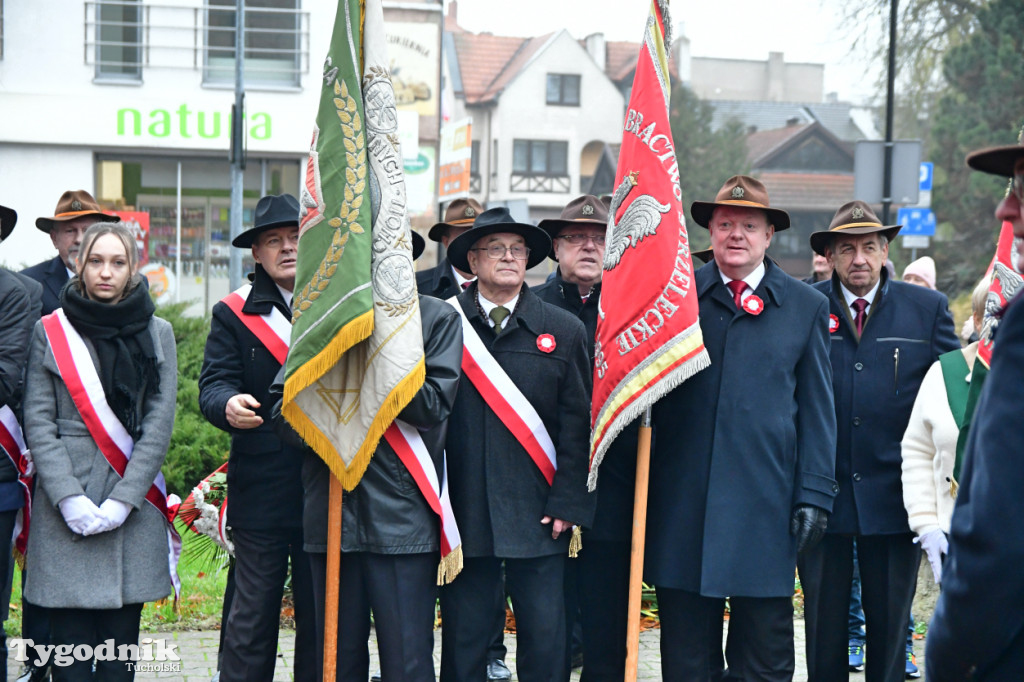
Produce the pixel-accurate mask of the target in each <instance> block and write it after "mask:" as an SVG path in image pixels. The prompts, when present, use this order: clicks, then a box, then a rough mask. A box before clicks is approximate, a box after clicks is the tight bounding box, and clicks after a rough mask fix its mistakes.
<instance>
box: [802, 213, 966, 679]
mask: <svg viewBox="0 0 1024 682" xmlns="http://www.w3.org/2000/svg"><path fill="white" fill-rule="evenodd" d="M899 230H900V226H899V225H883V224H882V222H881V221H880V220H879V219H878V218H877V217H876V216H875V213H874V211H873V210H872V209H871V207H870V206H869V205H868V204H866V203H864V202H863V201H851V202H849V203H847V204H844V205H843V206H842V207H840V208H839V210H838V211H837V212H836V215H835V217H834V218H833V219H832V223H831V225H830V226H829V229H828V230H822V231H819V232H815V233H813V234H812V235H811V248H813V249H814V251H815V253H819V254H821V255H824V256H825V257H826V258H828V260H829V262H830V263H831V264H832V265H833V266H834V268H835V271H834V273H833V275H832V279H831V280H828V281H824V282H819V283H817V284H815V285H813V287H814V288H815V289H817V290H818V291H819V292H821V293H822V294H825V295H826V296H828V299H829V313H830V315H829V331H830V337H831V341H830V348H831V352H830V355H831V365H832V387H833V391H834V395H835V417H836V426H837V431H836V436H837V444H836V455H835V471H836V479H837V481H838V484H839V494H838V495H837V496H836V500H835V504H834V505H833V509H832V516H831V518H830V519H829V524H828V531H827V533H826V535H825V538H824V539H823V540H822V541H821V543H820V544H819V545H818V546H817V547H814V548H811V549H810V550H808V551H807V552H805V553H804V554H802V555H801V557H800V581H801V585H802V586H803V589H804V619H805V621H806V627H807V667H808V672H809V675H810V677H811V679H818V680H839V679H846V678H847V677H848V676H849V668H848V666H849V658H848V655H847V648H846V644H847V634H848V633H847V620H848V615H849V604H850V580H851V577H852V574H853V544H854V540H856V545H857V565H858V567H859V569H860V578H861V598H862V602H863V607H864V616H865V620H866V630H867V641H866V645H865V650H866V654H867V655H866V663H865V665H866V671H865V674H866V676H867V680H869V681H871V682H874V681H876V680H877V681H881V680H888V681H889V682H892V681H894V680H902V679H903V677H904V674H905V671H906V668H907V665H906V663H907V657H908V656H912V653H908V652H907V651H906V624H907V614H908V613H909V612H910V604H911V601H912V600H913V597H914V588H915V586H916V584H917V569H918V565H919V564H920V560H921V549H920V547H919V546H918V545H916V544H914V534H913V533H912V532H911V530H910V526H909V525H908V522H907V511H906V509H905V508H904V506H903V486H902V477H901V473H902V472H901V462H902V458H901V449H900V443H901V441H902V440H903V434H904V432H905V431H906V429H907V423H908V422H909V420H910V412H911V409H912V408H913V406H914V399H915V397H916V396H917V391H918V388H919V387H920V385H921V380H922V379H923V378H924V375H925V373H926V372H927V371H928V368H929V367H931V365H932V363H933V362H935V360H936V359H938V356H939V355H941V354H942V353H945V352H947V351H951V350H954V349H958V348H960V343H959V341H957V338H956V334H955V332H954V330H953V318H952V317H951V316H950V314H949V308H948V302H947V300H946V297H945V296H944V295H942V294H940V293H939V292H937V291H932V290H930V289H926V288H924V287H918V286H914V285H910V284H905V283H903V282H899V281H895V280H890V279H889V275H888V273H887V272H885V273H883V270H884V264H885V261H886V258H887V257H888V255H889V242H890V241H891V240H892V239H893V238H894V237H895V236H896V234H897V233H898V232H899Z"/></svg>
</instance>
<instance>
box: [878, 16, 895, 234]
mask: <svg viewBox="0 0 1024 682" xmlns="http://www.w3.org/2000/svg"><path fill="white" fill-rule="evenodd" d="M897 5H898V0H890V2H889V77H888V85H887V87H886V92H885V162H884V164H885V165H884V170H883V175H882V224H883V225H888V224H889V208H890V207H891V206H892V119H893V109H894V108H895V99H896V94H895V93H896V7H897Z"/></svg>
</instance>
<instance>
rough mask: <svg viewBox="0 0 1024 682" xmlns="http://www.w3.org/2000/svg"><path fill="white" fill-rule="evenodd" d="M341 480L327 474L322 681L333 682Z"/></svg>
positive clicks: (336, 650) (336, 649)
mask: <svg viewBox="0 0 1024 682" xmlns="http://www.w3.org/2000/svg"><path fill="white" fill-rule="evenodd" d="M341 495H342V487H341V481H339V480H338V477H337V476H335V475H334V474H331V492H330V496H329V498H328V502H327V577H326V580H327V590H326V594H325V595H324V675H323V682H335V679H336V678H337V675H338V670H337V665H338V599H339V596H340V594H339V590H338V587H339V586H338V583H339V582H340V579H341Z"/></svg>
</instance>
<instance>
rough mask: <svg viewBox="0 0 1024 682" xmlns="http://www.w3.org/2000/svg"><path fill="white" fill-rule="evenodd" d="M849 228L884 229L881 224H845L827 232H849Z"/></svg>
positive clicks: (831, 228)
mask: <svg viewBox="0 0 1024 682" xmlns="http://www.w3.org/2000/svg"><path fill="white" fill-rule="evenodd" d="M851 227H885V225H883V224H882V223H846V224H845V225H839V226H837V227H830V228H829V232H837V231H839V230H849V229H850V228H851Z"/></svg>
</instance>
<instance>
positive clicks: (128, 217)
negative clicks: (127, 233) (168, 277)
mask: <svg viewBox="0 0 1024 682" xmlns="http://www.w3.org/2000/svg"><path fill="white" fill-rule="evenodd" d="M114 213H115V214H116V215H118V216H120V217H121V224H122V225H124V226H125V227H127V228H128V229H129V230H131V232H132V234H133V235H135V245H136V246H138V247H139V266H140V267H141V266H143V265H146V264H147V263H149V212H148V211H114Z"/></svg>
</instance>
